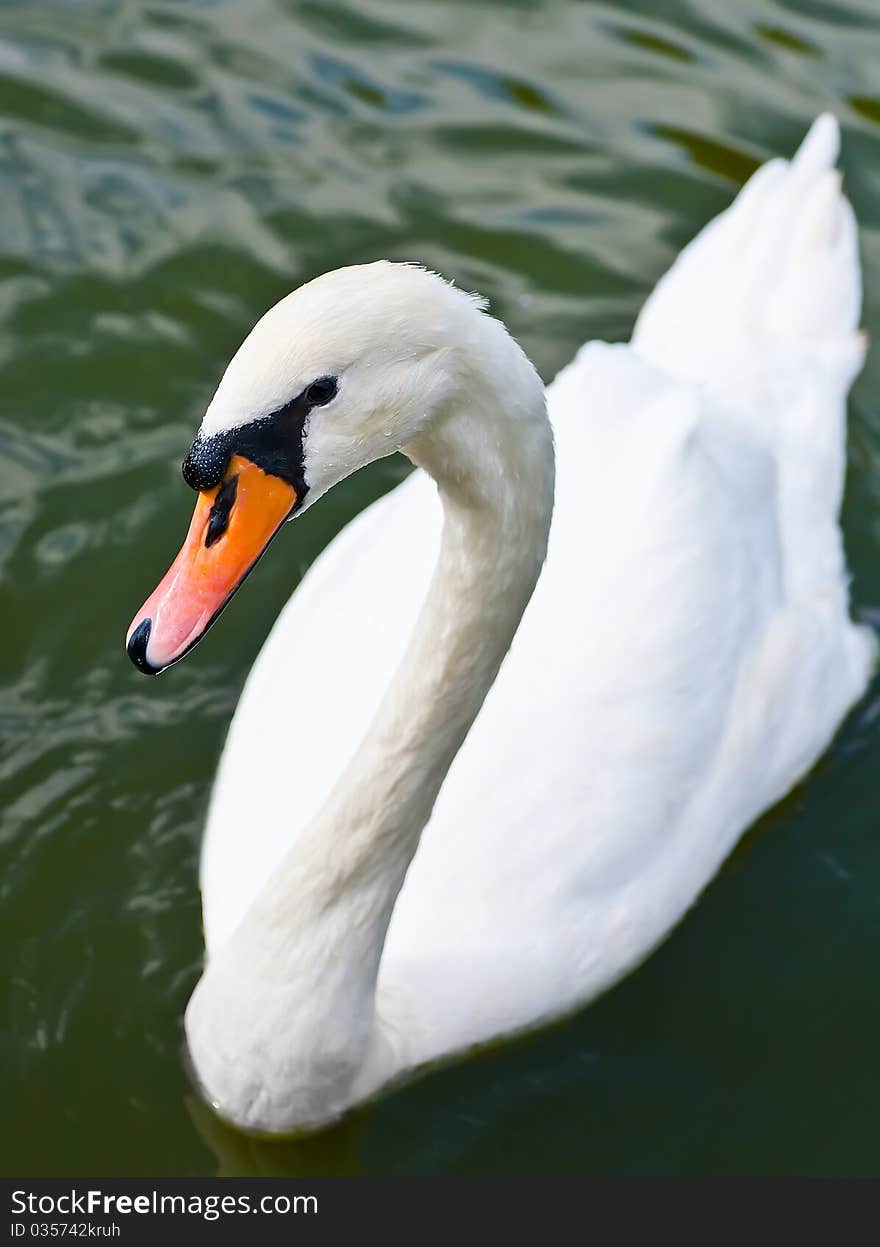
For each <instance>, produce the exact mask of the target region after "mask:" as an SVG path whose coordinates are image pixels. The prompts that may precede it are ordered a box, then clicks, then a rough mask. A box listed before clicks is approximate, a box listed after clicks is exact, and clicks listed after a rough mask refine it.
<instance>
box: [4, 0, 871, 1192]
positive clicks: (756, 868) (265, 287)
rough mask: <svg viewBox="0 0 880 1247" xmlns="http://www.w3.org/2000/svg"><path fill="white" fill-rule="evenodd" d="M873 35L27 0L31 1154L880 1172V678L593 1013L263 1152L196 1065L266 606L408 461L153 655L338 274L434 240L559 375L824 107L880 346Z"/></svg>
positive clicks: (11, 1010)
mask: <svg viewBox="0 0 880 1247" xmlns="http://www.w3.org/2000/svg"><path fill="white" fill-rule="evenodd" d="M659 10H662V12H663V13H664V16H663V17H662V18H659V17H657V16H655V14H656V13H657V12H658V11H659ZM878 66H880V8H878V5H877V0H816V2H808V0H800V2H798V0H790V2H789V3H782V2H781V0H780V2H773V0H741V2H740V0H666V3H664V4H663V5H658V4H656V3H653V2H651V0H613V2H612V0H609V3H605V4H591V3H576V2H574V0H543V3H539V2H527V0H521V2H514V0H506V2H501V0H495V2H493V0H482V2H481V3H465V2H464V0H460V2H459V0H443V2H441V0H433V2H424V0H415V2H414V0H408V2H403V0H351V2H350V3H348V4H343V3H330V2H328V0H303V2H301V3H297V2H295V0H275V2H272V0H252V2H246V0H229V2H227V3H223V2H220V0H217V2H211V0H202V2H201V3H182V2H180V0H178V2H175V3H159V2H158V0H154V2H139V0H78V2H77V0H66V2H65V0H56V2H55V3H51V2H49V0H20V2H19V3H15V2H11V0H2V2H0V204H2V208H0V306H2V335H0V463H2V471H0V560H2V583H0V593H2V608H0V609H2V616H0V617H2V620H3V625H2V626H3V645H2V651H0V654H2V659H0V661H2V694H0V696H2V700H0V725H2V754H0V783H2V785H3V796H2V802H3V816H2V827H0V841H2V867H0V889H2V907H0V921H2V936H0V959H2V965H0V982H2V984H3V991H4V995H5V997H6V999H5V1001H4V1004H3V1009H2V1013H0V1024H2V1041H0V1042H2V1070H3V1075H4V1086H3V1092H2V1096H3V1120H4V1129H3V1131H2V1136H3V1141H2V1149H3V1156H2V1158H0V1172H5V1173H22V1172H28V1171H29V1172H31V1173H34V1174H40V1173H42V1174H52V1173H58V1174H96V1173H101V1172H103V1173H110V1174H129V1175H134V1174H147V1173H150V1174H157V1173H161V1174H210V1173H215V1172H217V1171H218V1169H219V1170H221V1171H224V1172H236V1173H247V1172H292V1173H298V1172H302V1173H305V1172H314V1171H325V1172H360V1173H366V1174H393V1173H394V1174H396V1173H465V1174H482V1173H578V1174H586V1173H717V1172H773V1173H793V1172H814V1173H815V1172H821V1173H876V1172H877V1171H878V1170H880V1074H878V1062H877V1051H876V1036H877V1034H878V1032H880V993H878V990H877V988H878V983H877V959H878V954H880V836H878V834H877V833H878V817H877V813H876V810H877V772H878V767H880V690H878V688H877V686H876V685H875V688H874V690H873V693H872V695H871V696H869V698H868V699H867V701H866V703H865V704H864V705H863V706H862V707H861V708H860V709H859V710H858V711H857V712H856V714H855V715H854V716H853V717H852V718H851V720H850V721H849V723H848V724H847V726H846V727H845V729H844V731H843V732H842V734H841V735H840V737H839V739H838V741H837V743H836V744H835V746H834V748H833V750H832V751H831V753H830V755H829V756H828V757H827V758H826V759H825V760H824V761H823V762H822V763H821V764H820V766H819V767H818V768H817V770H816V772H815V773H814V774H813V775H812V776H811V777H810V779H809V780H808V782H807V783H806V784H804V785H803V786H802V787H801V788H800V789H798V791H797V792H796V793H794V794H793V795H792V796H791V797H790V798H789V799H788V800H787V801H786V802H785V804H784V805H783V807H782V808H780V809H778V810H776V811H774V812H773V813H772V814H771V815H770V816H769V817H768V818H766V819H765V821H764V822H763V824H762V825H761V827H760V828H759V829H758V830H757V831H756V832H753V833H752V834H751V835H750V836H749V837H748V838H747V840H746V842H745V843H744V844H743V845H742V847H741V848H740V849H739V850H738V851H737V852H736V854H735V855H734V857H733V859H732V861H731V862H730V863H728V865H727V866H726V867H725V869H724V870H723V872H722V874H721V876H720V877H719V878H718V879H717V880H716V882H715V883H714V884H713V885H712V887H711V888H710V889H709V891H708V893H707V894H706V895H705V896H704V898H703V899H702V901H701V902H700V904H699V906H698V907H697V908H696V910H695V911H694V912H693V913H692V914H691V915H690V916H689V917H688V919H687V921H686V922H685V923H684V924H683V926H682V927H681V928H680V929H679V930H677V931H676V932H675V933H674V935H673V936H672V937H671V938H670V939H669V941H668V942H667V943H666V944H665V945H664V947H663V948H662V949H661V950H660V951H659V952H658V953H657V954H656V955H655V956H654V957H653V958H652V959H651V960H650V962H649V963H648V964H647V965H645V966H644V967H643V969H641V970H640V971H639V972H638V973H637V974H636V975H634V976H633V977H631V978H630V979H629V980H628V981H627V982H625V983H624V984H622V985H621V986H620V987H618V988H617V989H616V990H615V991H614V992H612V993H610V994H609V995H608V996H607V997H605V998H604V999H603V1000H602V1001H600V1002H599V1003H598V1004H597V1005H596V1006H595V1007H593V1008H591V1009H589V1010H587V1011H585V1012H584V1013H583V1014H581V1015H580V1016H579V1017H577V1018H576V1019H574V1020H572V1021H570V1022H568V1023H566V1024H565V1025H563V1026H561V1027H558V1028H556V1029H554V1030H552V1031H549V1032H546V1033H544V1034H542V1035H539V1036H536V1037H533V1038H531V1039H529V1040H527V1041H524V1042H520V1043H517V1044H515V1045H512V1046H509V1047H506V1048H501V1049H499V1050H497V1051H495V1052H491V1053H488V1054H485V1055H483V1056H482V1057H480V1058H478V1059H474V1060H471V1061H469V1062H467V1063H464V1064H461V1065H458V1066H455V1067H451V1068H449V1069H447V1070H444V1071H441V1072H438V1073H436V1074H433V1075H432V1076H430V1077H428V1078H426V1079H424V1080H423V1081H421V1082H419V1083H417V1084H415V1085H413V1086H411V1087H409V1088H407V1089H405V1090H402V1091H400V1092H398V1093H397V1094H395V1095H393V1096H391V1097H389V1098H388V1099H386V1100H385V1101H383V1102H382V1103H381V1104H380V1105H379V1106H378V1107H376V1108H375V1109H372V1110H370V1111H369V1112H367V1113H362V1114H360V1115H359V1116H357V1117H355V1119H354V1120H353V1121H352V1122H351V1123H350V1124H348V1125H347V1126H345V1127H344V1128H342V1129H338V1130H336V1131H334V1132H332V1133H330V1134H329V1135H327V1136H325V1137H323V1138H320V1139H318V1140H315V1141H312V1142H310V1143H308V1144H303V1145H298V1146H293V1145H269V1144H256V1143H253V1142H249V1141H246V1140H243V1139H241V1138H239V1137H237V1136H236V1135H235V1134H234V1133H233V1132H231V1131H229V1130H227V1129H225V1128H222V1127H220V1126H219V1124H217V1123H216V1122H214V1121H213V1120H212V1119H211V1116H210V1114H208V1113H207V1112H205V1111H204V1110H199V1108H198V1106H196V1105H194V1104H193V1102H192V1100H191V1098H190V1096H189V1091H188V1085H187V1081H186V1077H185V1074H184V1072H183V1067H182V1063H181V1059H180V1016H181V1012H182V1009H183V1006H184V1003H185V1001H186V999H187V996H188V993H189V991H190V990H191V988H192V986H193V983H194V981H195V979H196V976H197V973H198V967H199V960H200V956H201V940H200V929H199V903H198V894H197V882H196V864H197V854H198V841H199V834H200V827H201V824H202V819H203V816H204V811H205V806H206V800H207V797H208V792H209V788H210V783H211V777H212V774H213V771H214V768H215V765H216V762H217V758H218V754H219V751H220V748H221V744H222V741H223V735H224V730H225V728H226V724H227V722H228V720H229V716H230V713H231V711H232V709H233V706H234V704H235V701H236V697H237V695H238V692H239V689H240V688H241V685H242V682H243V680H244V678H245V675H246V673H247V670H248V668H249V666H250V664H251V662H252V661H253V658H254V656H255V655H256V653H257V651H258V649H259V646H260V643H261V641H262V639H263V637H264V635H265V633H266V631H267V629H268V627H269V625H270V623H271V622H272V620H273V619H274V617H275V615H276V613H277V612H278V610H279V608H280V607H281V605H282V603H283V602H284V601H285V599H286V597H287V595H288V594H289V592H290V590H291V589H292V587H293V584H294V582H295V580H296V578H297V576H298V575H299V574H300V573H301V572H302V570H303V569H304V568H305V567H307V566H308V564H309V562H310V561H311V560H312V559H313V558H314V556H315V555H316V554H317V552H318V551H319V550H320V549H321V548H322V547H323V546H324V545H325V544H326V542H327V541H328V540H329V539H330V537H331V536H332V535H333V534H334V533H335V532H336V531H337V530H338V529H339V527H340V526H341V525H342V524H344V523H345V522H346V520H348V519H349V518H350V517H351V516H352V515H354V514H355V513H356V512H357V511H358V510H359V509H360V508H361V507H363V506H364V504H365V503H366V502H367V501H369V500H370V499H372V498H374V497H375V496H376V495H377V494H379V493H380V492H381V491H383V490H384V489H386V488H387V487H388V486H389V485H390V484H391V483H393V482H394V481H396V480H397V479H399V477H400V475H401V474H402V472H403V470H404V469H403V466H402V465H401V464H399V463H397V462H393V461H388V462H386V463H385V464H382V465H378V466H376V467H375V468H374V469H372V470H370V471H368V472H365V473H362V474H361V475H360V476H358V477H357V478H356V479H354V480H351V481H349V482H347V483H346V484H345V485H343V486H342V487H340V488H339V489H338V490H337V491H336V492H335V493H334V494H333V495H331V496H330V497H329V498H327V499H326V500H324V501H323V502H322V503H321V505H320V506H319V507H317V508H315V509H314V510H312V511H311V512H310V513H309V514H308V515H307V516H306V517H304V518H303V520H302V521H301V522H300V523H298V524H297V525H296V526H295V529H291V530H290V531H289V533H288V535H287V536H286V538H285V539H284V540H283V541H281V542H280V543H276V545H275V546H274V547H273V549H272V551H271V555H270V556H269V557H267V559H266V560H264V562H263V563H262V564H261V566H260V568H259V570H258V571H257V572H256V573H255V575H254V576H253V577H252V578H251V581H250V582H249V583H248V585H247V588H246V590H244V591H243V592H242V593H241V594H240V595H239V596H238V597H237V598H236V601H235V602H234V604H233V605H232V606H231V607H230V609H229V611H228V612H227V614H226V615H225V616H224V618H223V620H222V624H221V625H218V627H217V628H216V629H215V630H214V631H213V632H212V633H211V636H210V637H209V639H208V640H206V641H205V642H204V644H203V645H202V646H200V647H199V649H198V651H197V652H196V653H195V654H193V655H192V657H191V658H190V659H189V660H188V661H187V662H186V663H184V664H182V665H181V666H179V667H175V668H174V669H173V671H171V672H169V673H168V674H167V675H166V676H164V677H163V678H162V679H160V680H155V681H147V680H144V679H143V677H141V676H140V675H138V674H137V673H136V672H135V671H134V669H133V668H132V667H131V665H130V664H129V662H128V660H127V658H126V656H125V654H124V651H123V648H122V639H123V635H124V632H125V629H126V626H127V625H128V622H129V620H130V618H131V616H132V614H133V612H134V610H135V609H136V608H137V607H138V606H139V604H140V603H141V601H142V600H143V599H144V597H145V596H146V593H147V591H148V590H150V589H151V588H152V587H153V585H154V584H155V582H156V580H157V579H158V576H159V575H160V574H161V573H162V572H163V571H164V570H165V567H166V566H167V563H168V561H169V558H170V556H171V555H172V554H173V552H174V551H175V550H176V548H177V546H178V544H179V541H180V539H181V537H182V534H183V531H184V528H185V525H186V523H187V521H188V517H189V514H190V511H191V508H192V496H191V494H190V493H189V491H188V490H187V489H186V488H185V487H184V485H183V484H182V482H181V480H180V475H179V462H180V459H181V458H182V455H183V453H184V452H185V450H186V448H187V446H188V444H189V441H190V439H191V437H192V434H193V431H194V429H195V427H196V425H197V423H198V421H199V419H200V416H201V413H202V411H203V409H204V406H205V403H206V401H207V400H208V398H209V397H210V394H211V392H212V389H213V386H214V384H215V382H216V380H217V378H218V377H219V375H220V372H221V370H222V368H223V366H224V363H225V361H226V360H227V358H228V357H229V355H230V354H231V353H232V351H233V350H234V348H235V347H236V346H237V344H238V342H239V341H240V339H241V338H242V337H243V335H244V334H245V332H246V331H247V330H248V329H249V327H250V325H251V324H252V322H253V321H254V320H255V319H256V317H257V316H258V315H259V314H260V313H261V312H262V311H263V310H264V309H265V308H266V307H267V306H268V305H269V304H271V303H272V302H274V301H275V300H276V299H277V298H279V297H280V296H281V295H282V294H284V293H285V292H286V291H287V290H288V289H290V288H291V287H292V286H294V285H296V284H298V283H299V282H301V281H303V280H305V279H306V278H308V277H310V276H312V275H314V274H316V273H318V272H321V271H322V270H325V269H329V268H333V267H335V266H337V265H340V264H343V263H349V262H352V261H360V260H369V259H374V258H377V257H379V256H389V257H391V258H401V259H403V258H405V259H418V260H421V261H423V262H425V263H426V264H429V265H431V266H433V267H435V268H437V269H439V270H441V271H443V272H444V273H446V274H448V275H450V276H452V277H454V278H456V279H457V280H458V281H459V282H460V283H461V284H462V285H464V286H466V287H468V288H470V289H478V290H481V291H484V292H485V293H486V294H487V295H489V296H490V298H491V300H492V305H493V308H494V310H495V311H496V313H497V314H499V315H500V316H502V317H503V318H504V319H505V320H506V321H507V322H508V324H509V325H510V326H511V328H512V330H513V331H514V333H515V334H516V335H517V337H518V338H519V339H520V341H521V342H522V343H523V345H524V346H525V348H526V349H527V351H528V352H529V353H530V355H531V356H532V358H533V359H534V360H535V362H536V363H537V365H538V366H539V368H540V369H541V371H542V374H543V375H544V376H545V377H548V378H549V377H550V376H552V375H553V373H554V371H555V370H556V369H557V368H558V367H559V366H560V365H561V364H563V363H564V362H565V361H566V360H568V358H569V357H570V356H571V355H572V353H573V352H574V350H575V349H576V347H577V346H578V345H579V344H580V343H581V342H582V341H583V340H584V339H586V338H590V337H605V338H611V339H614V338H617V337H621V336H625V335H627V334H628V332H629V328H630V326H631V324H632V321H633V317H634V315H635V313H636V311H637V309H638V307H639V305H640V303H641V302H642V300H643V298H644V297H645V295H646V293H647V292H648V290H649V289H650V287H651V285H652V284H653V282H654V281H655V280H656V278H657V277H658V276H659V275H660V273H661V272H662V271H663V270H664V268H665V267H666V266H667V265H668V264H669V262H670V260H671V259H672V257H673V256H674V254H675V253H676V251H677V250H678V248H679V247H680V246H681V245H682V243H683V242H684V241H685V240H686V239H687V238H688V237H689V236H690V235H691V234H692V233H693V232H694V231H695V230H696V229H697V228H698V227H699V226H700V225H702V224H703V223H704V222H705V221H706V220H707V219H708V218H709V217H710V216H711V215H713V214H714V213H715V212H717V211H718V210H719V209H721V208H722V207H724V205H725V204H727V202H728V201H729V199H730V197H731V196H732V194H733V193H734V192H735V190H736V188H737V186H738V185H739V184H740V183H741V181H742V180H743V179H744V178H745V177H746V176H747V175H748V174H749V172H750V171H751V170H752V169H753V168H754V167H755V165H756V164H757V163H758V162H760V161H761V160H763V159H765V158H766V157H767V156H769V155H771V154H776V153H780V152H782V153H788V152H790V151H791V150H792V148H793V146H794V144H795V143H796V142H797V140H798V139H799V138H800V136H801V134H802V133H803V131H804V129H805V128H806V126H807V124H808V122H809V121H810V119H811V118H812V117H813V116H814V115H815V114H816V113H818V112H819V111H821V110H823V109H827V108H831V109H833V110H834V111H835V112H836V113H837V114H838V115H839V116H840V118H841V119H842V121H843V124H844V151H845V154H844V168H845V171H846V184H847V188H848V190H849V193H850V195H851V197H852V199H853V201H854V204H855V207H856V210H857V213H858V215H859V219H860V223H861V228H862V234H861V239H862V247H863V259H864V264H865V285H866V290H867V302H866V308H865V317H864V320H865V324H866V326H867V328H868V329H869V331H871V332H872V333H873V334H874V336H875V337H876V336H877V335H878V333H880V68H878ZM878 380H880V351H876V350H875V352H874V353H873V354H872V356H871V357H870V358H869V362H868V366H867V369H866V371H865V373H864V374H863V376H862V378H861V379H860V381H859V382H858V384H857V386H856V390H855V394H854V400H853V403H852V412H851V437H850V444H851V455H850V462H851V469H850V478H849V483H848V495H847V503H846V507H845V515H844V527H845V532H846V541H847V548H848V552H849V557H850V560H851V565H852V568H853V573H854V596H855V599H856V601H857V602H858V603H860V604H862V605H863V606H871V605H873V606H875V607H876V606H877V605H880V558H878V555H880V409H878V404H877V402H876V398H875V395H876V389H877V383H878Z"/></svg>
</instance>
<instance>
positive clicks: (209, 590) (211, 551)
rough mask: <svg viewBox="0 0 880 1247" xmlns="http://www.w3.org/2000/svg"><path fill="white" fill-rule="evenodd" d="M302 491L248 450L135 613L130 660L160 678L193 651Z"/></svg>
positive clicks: (207, 495) (206, 495) (206, 498)
mask: <svg viewBox="0 0 880 1247" xmlns="http://www.w3.org/2000/svg"><path fill="white" fill-rule="evenodd" d="M296 500H297V495H296V490H295V489H294V488H293V486H292V485H289V484H288V482H287V481H285V480H282V479H281V477H279V476H271V475H269V474H268V473H266V472H264V471H263V470H262V468H258V467H257V465H256V464H255V463H251V461H250V460H249V459H245V458H244V457H243V456H241V455H233V457H232V458H231V459H230V461H229V466H228V468H227V471H226V476H225V477H224V479H223V481H222V483H221V484H220V485H218V486H217V487H216V489H210V490H205V491H204V492H202V493H200V494H199V500H198V502H197V503H196V509H195V512H194V513H193V517H192V522H191V523H190V526H189V532H188V533H187V534H186V540H185V541H184V543H183V546H182V547H181V550H180V553H179V554H178V556H177V558H176V559H175V560H174V562H173V563H172V564H171V567H170V568H169V569H168V571H167V572H166V574H165V576H164V578H163V579H162V580H161V581H160V583H159V586H158V588H156V589H155V590H154V592H153V593H152V594H151V595H150V597H148V598H147V600H146V602H145V603H144V605H143V606H142V607H141V609H140V610H139V611H138V613H137V614H136V615H135V617H134V620H133V621H132V625H131V627H130V628H129V630H128V635H127V637H126V647H127V649H128V653H129V657H130V658H131V660H132V662H133V663H134V664H135V666H136V667H137V668H138V669H139V670H140V671H143V672H144V673H145V674H146V675H155V674H157V672H159V671H162V670H163V669H164V668H165V667H168V666H170V665H171V663H173V662H177V660H178V659H179V658H182V657H183V656H184V654H185V653H186V652H187V651H188V650H190V649H192V647H193V645H195V643H196V641H198V640H199V639H200V638H201V637H202V636H204V634H205V633H206V632H207V630H208V628H209V627H210V626H211V624H212V623H213V622H214V620H215V619H216V618H217V616H218V615H219V614H220V612H221V611H222V610H223V607H224V606H225V605H226V603H227V602H228V601H229V599H230V598H231V597H232V595H233V593H234V592H235V590H236V589H237V588H238V586H239V585H240V584H241V583H242V581H243V580H244V578H245V576H247V574H248V572H249V571H250V570H251V568H252V567H254V565H255V564H256V562H257V560H258V559H259V557H260V555H261V554H262V553H263V551H264V550H265V549H266V547H267V546H268V544H269V542H270V541H271V540H272V538H273V537H274V536H275V534H276V533H277V532H278V529H279V528H280V527H281V525H282V524H283V523H284V521H285V520H286V519H287V517H288V516H289V515H290V512H291V511H292V509H293V507H294V505H295V503H296Z"/></svg>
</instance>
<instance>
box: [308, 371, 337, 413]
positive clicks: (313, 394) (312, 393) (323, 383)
mask: <svg viewBox="0 0 880 1247" xmlns="http://www.w3.org/2000/svg"><path fill="white" fill-rule="evenodd" d="M337 388H338V386H337V384H336V378H335V377H319V378H318V380H317V381H313V382H312V384H311V385H310V386H309V387H308V388H307V389H306V395H305V397H306V402H307V403H308V404H309V406H310V407H323V406H324V404H325V403H329V402H330V399H331V398H335V397H336V390H337Z"/></svg>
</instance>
